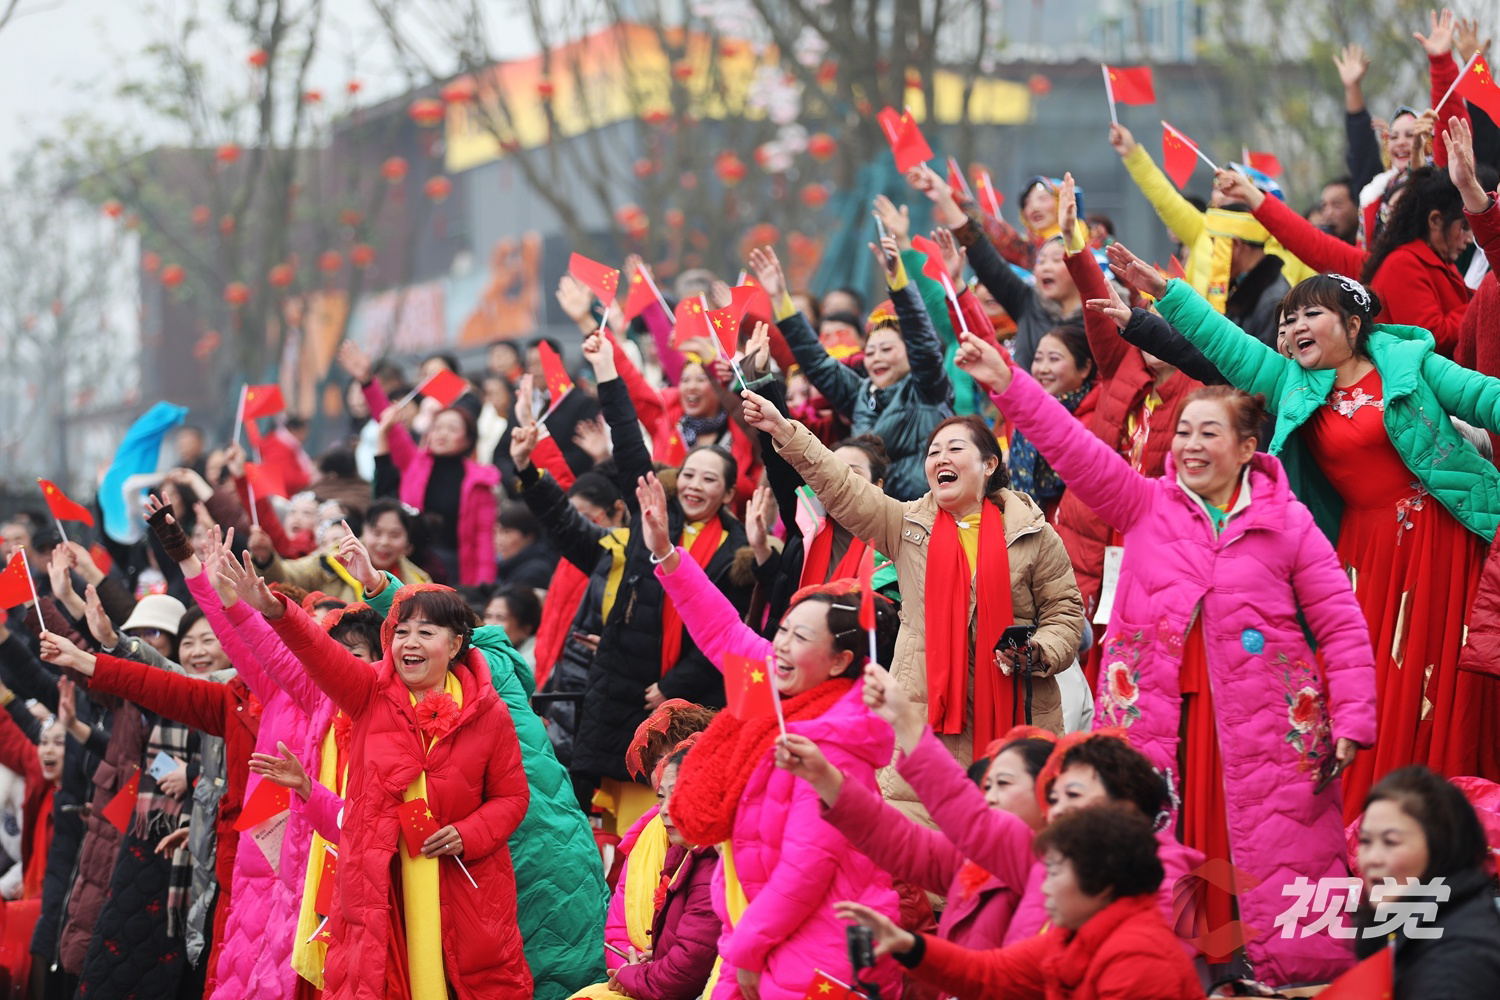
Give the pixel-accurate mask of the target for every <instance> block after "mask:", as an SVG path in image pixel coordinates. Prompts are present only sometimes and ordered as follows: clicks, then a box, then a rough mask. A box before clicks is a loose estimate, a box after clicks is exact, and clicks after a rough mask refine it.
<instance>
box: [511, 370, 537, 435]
mask: <svg viewBox="0 0 1500 1000" xmlns="http://www.w3.org/2000/svg"><path fill="white" fill-rule="evenodd" d="M535 391H536V381H535V380H534V379H533V378H532V377H531V372H527V373H526V374H525V375H522V376H521V383H520V385H519V386H518V387H517V388H516V405H515V406H514V407H513V408H512V409H511V416H512V417H514V418H515V421H516V426H517V427H530V426H531V425H532V424H534V423H536V417H535V415H533V414H532V412H531V403H532V397H533V393H534V392H535Z"/></svg>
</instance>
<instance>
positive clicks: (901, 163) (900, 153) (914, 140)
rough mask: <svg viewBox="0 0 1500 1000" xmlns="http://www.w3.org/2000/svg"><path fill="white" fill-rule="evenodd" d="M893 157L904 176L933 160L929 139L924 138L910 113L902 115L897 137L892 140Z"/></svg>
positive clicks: (898, 124) (897, 128)
mask: <svg viewBox="0 0 1500 1000" xmlns="http://www.w3.org/2000/svg"><path fill="white" fill-rule="evenodd" d="M891 155H893V156H894V157H895V158H896V169H897V170H899V171H901V172H902V173H903V174H904V173H906V172H907V171H908V170H910V169H911V168H912V167H917V166H921V165H922V164H924V163H926V162H927V161H928V160H930V159H932V147H931V146H929V145H927V139H926V138H924V137H923V135H922V130H921V129H920V128H918V127H917V123H916V121H915V120H913V118H912V116H911V114H910V112H905V111H903V112H902V113H901V119H900V121H899V122H898V123H897V127H896V137H895V138H894V139H892V140H891Z"/></svg>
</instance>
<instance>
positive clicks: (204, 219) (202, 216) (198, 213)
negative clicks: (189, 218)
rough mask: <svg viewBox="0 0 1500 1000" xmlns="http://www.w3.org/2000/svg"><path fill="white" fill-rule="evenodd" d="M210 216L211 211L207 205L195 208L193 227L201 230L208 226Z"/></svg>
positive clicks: (195, 206)
mask: <svg viewBox="0 0 1500 1000" xmlns="http://www.w3.org/2000/svg"><path fill="white" fill-rule="evenodd" d="M208 216H209V211H208V206H207V205H194V206H193V225H195V226H197V227H199V228H200V229H201V228H202V227H204V226H206V225H208Z"/></svg>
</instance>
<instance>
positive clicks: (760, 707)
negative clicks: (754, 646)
mask: <svg viewBox="0 0 1500 1000" xmlns="http://www.w3.org/2000/svg"><path fill="white" fill-rule="evenodd" d="M724 697H725V700H726V701H727V702H728V707H729V713H730V714H731V715H733V716H734V717H735V718H736V719H739V720H740V721H741V722H749V721H750V720H751V719H772V718H775V717H776V685H775V684H774V683H773V682H772V680H771V674H770V671H768V670H767V669H766V661H765V660H757V659H754V658H752V657H749V656H740V655H739V654H738V653H726V654H724Z"/></svg>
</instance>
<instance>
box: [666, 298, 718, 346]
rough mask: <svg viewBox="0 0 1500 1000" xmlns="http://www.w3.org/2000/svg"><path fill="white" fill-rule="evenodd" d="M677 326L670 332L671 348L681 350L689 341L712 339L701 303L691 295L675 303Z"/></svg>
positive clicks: (710, 328)
mask: <svg viewBox="0 0 1500 1000" xmlns="http://www.w3.org/2000/svg"><path fill="white" fill-rule="evenodd" d="M676 319H677V325H676V327H674V328H673V330H672V346H673V347H675V348H678V349H679V350H681V348H682V345H683V344H685V343H687V342H688V341H689V340H697V339H698V338H700V337H712V336H713V335H714V334H713V328H712V327H711V326H709V325H708V316H707V314H706V311H705V310H704V308H703V301H702V299H700V298H699V297H698V296H696V295H693V296H690V297H688V298H685V299H683V300H682V301H681V302H679V303H677V316H676Z"/></svg>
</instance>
